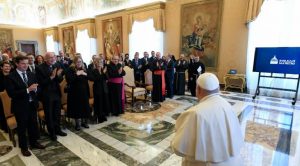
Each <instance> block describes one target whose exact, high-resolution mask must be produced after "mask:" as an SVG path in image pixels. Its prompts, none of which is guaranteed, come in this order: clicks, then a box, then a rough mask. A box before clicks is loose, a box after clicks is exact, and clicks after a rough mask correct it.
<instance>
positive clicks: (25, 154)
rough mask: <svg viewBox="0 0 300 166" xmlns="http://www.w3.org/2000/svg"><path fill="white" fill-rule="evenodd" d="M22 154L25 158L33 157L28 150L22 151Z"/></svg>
mask: <svg viewBox="0 0 300 166" xmlns="http://www.w3.org/2000/svg"><path fill="white" fill-rule="evenodd" d="M21 153H22V154H23V156H25V157H29V156H31V153H30V152H29V150H28V149H21Z"/></svg>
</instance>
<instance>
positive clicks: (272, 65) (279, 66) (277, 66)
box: [253, 47, 300, 74]
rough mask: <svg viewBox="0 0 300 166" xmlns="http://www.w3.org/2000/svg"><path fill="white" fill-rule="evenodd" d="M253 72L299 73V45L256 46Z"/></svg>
mask: <svg viewBox="0 0 300 166" xmlns="http://www.w3.org/2000/svg"><path fill="white" fill-rule="evenodd" d="M253 71H254V72H266V73H286V74H300V47H260V48H259V47H258V48H256V49H255V57H254V64H253Z"/></svg>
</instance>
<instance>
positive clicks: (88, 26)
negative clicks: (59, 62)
mask: <svg viewBox="0 0 300 166" xmlns="http://www.w3.org/2000/svg"><path fill="white" fill-rule="evenodd" d="M75 27H76V28H75V30H76V32H75V34H76V35H77V33H78V31H83V30H87V33H88V36H89V37H90V38H96V29H95V23H93V22H87V23H81V24H77V25H76V26H75ZM76 37H77V36H75V38H76Z"/></svg>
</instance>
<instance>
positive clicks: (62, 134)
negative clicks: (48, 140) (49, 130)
mask: <svg viewBox="0 0 300 166" xmlns="http://www.w3.org/2000/svg"><path fill="white" fill-rule="evenodd" d="M56 135H59V136H62V137H64V136H67V133H65V132H63V131H61V130H60V131H58V132H56Z"/></svg>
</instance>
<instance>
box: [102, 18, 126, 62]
mask: <svg viewBox="0 0 300 166" xmlns="http://www.w3.org/2000/svg"><path fill="white" fill-rule="evenodd" d="M102 26H103V28H102V36H103V44H104V46H103V48H104V55H105V57H106V58H107V59H109V60H110V59H111V57H112V56H113V55H121V53H122V52H123V42H122V17H117V18H113V19H107V20H103V21H102Z"/></svg>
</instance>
